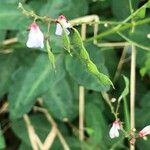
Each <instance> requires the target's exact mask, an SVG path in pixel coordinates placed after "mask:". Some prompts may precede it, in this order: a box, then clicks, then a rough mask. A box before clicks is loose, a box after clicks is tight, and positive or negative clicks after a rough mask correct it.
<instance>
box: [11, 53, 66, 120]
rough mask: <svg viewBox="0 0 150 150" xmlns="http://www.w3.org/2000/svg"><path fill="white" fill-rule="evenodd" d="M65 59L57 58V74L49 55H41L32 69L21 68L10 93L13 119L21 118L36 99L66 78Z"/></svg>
mask: <svg viewBox="0 0 150 150" xmlns="http://www.w3.org/2000/svg"><path fill="white" fill-rule="evenodd" d="M64 74H65V73H64V70H63V57H62V55H59V56H57V58H56V73H55V71H54V69H53V67H52V65H51V64H50V62H49V59H48V56H47V54H40V55H39V56H38V57H37V58H36V60H35V61H34V63H33V65H32V66H31V67H28V68H27V67H26V68H24V67H21V68H20V69H19V70H18V71H17V72H16V74H15V75H14V81H13V85H12V86H11V89H10V93H9V111H10V116H11V118H19V117H21V116H22V115H23V114H24V113H27V112H28V111H29V110H30V109H31V108H32V106H33V105H34V103H35V101H36V98H37V97H38V96H41V95H42V94H43V93H44V92H45V91H46V90H48V89H49V87H52V86H53V85H54V84H55V83H56V82H58V81H59V80H61V79H62V78H63V77H64Z"/></svg>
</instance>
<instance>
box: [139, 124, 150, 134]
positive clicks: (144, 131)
mask: <svg viewBox="0 0 150 150" xmlns="http://www.w3.org/2000/svg"><path fill="white" fill-rule="evenodd" d="M148 134H150V125H148V126H146V127H145V128H143V129H142V130H141V131H140V132H139V136H140V137H144V136H146V135H148Z"/></svg>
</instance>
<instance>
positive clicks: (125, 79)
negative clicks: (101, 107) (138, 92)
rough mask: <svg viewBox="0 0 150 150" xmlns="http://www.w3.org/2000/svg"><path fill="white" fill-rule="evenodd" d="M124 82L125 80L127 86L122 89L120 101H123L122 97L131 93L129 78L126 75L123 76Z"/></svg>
mask: <svg viewBox="0 0 150 150" xmlns="http://www.w3.org/2000/svg"><path fill="white" fill-rule="evenodd" d="M123 79H124V82H125V88H124V90H123V91H122V93H121V95H120V97H119V98H118V101H121V99H122V98H125V97H126V96H127V95H128V93H129V79H128V78H127V77H126V76H123Z"/></svg>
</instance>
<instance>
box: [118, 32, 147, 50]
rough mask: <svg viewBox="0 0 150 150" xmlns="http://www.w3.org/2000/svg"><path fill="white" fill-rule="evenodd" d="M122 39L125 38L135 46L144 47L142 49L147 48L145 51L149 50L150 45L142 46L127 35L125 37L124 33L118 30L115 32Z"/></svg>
mask: <svg viewBox="0 0 150 150" xmlns="http://www.w3.org/2000/svg"><path fill="white" fill-rule="evenodd" d="M117 33H118V34H119V35H120V36H121V37H122V38H123V39H125V40H126V41H128V42H129V43H130V44H132V45H134V46H136V47H139V48H141V49H144V50H147V51H150V47H147V46H144V45H142V44H139V43H136V42H134V41H132V40H131V39H129V38H128V37H126V36H125V35H124V34H122V33H120V32H117Z"/></svg>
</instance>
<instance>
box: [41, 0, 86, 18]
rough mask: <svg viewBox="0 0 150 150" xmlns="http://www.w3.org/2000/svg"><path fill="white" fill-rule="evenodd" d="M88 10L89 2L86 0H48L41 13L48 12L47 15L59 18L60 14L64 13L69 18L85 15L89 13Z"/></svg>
mask: <svg viewBox="0 0 150 150" xmlns="http://www.w3.org/2000/svg"><path fill="white" fill-rule="evenodd" d="M74 6H76V7H74ZM83 8H84V9H83ZM87 11H88V3H87V1H86V0H82V1H80V0H76V1H73V0H65V1H60V0H51V1H47V3H46V4H45V5H44V6H43V7H42V9H41V11H40V14H41V15H45V14H47V16H51V17H52V18H57V17H58V16H59V15H60V14H63V15H65V16H66V17H67V18H69V19H71V18H76V17H79V16H83V15H85V14H86V13H87ZM70 12H71V13H70Z"/></svg>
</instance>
